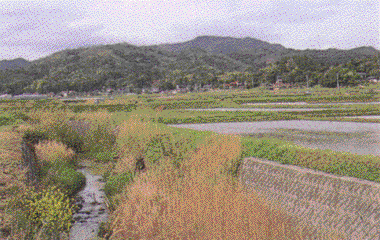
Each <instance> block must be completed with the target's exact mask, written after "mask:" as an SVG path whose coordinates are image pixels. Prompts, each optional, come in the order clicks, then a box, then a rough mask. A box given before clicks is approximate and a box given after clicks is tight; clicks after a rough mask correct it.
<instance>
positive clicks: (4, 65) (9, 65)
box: [0, 58, 30, 70]
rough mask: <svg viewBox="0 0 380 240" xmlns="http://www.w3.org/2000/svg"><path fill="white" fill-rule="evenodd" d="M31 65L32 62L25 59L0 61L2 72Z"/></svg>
mask: <svg viewBox="0 0 380 240" xmlns="http://www.w3.org/2000/svg"><path fill="white" fill-rule="evenodd" d="M29 64H30V62H29V61H27V60H25V59H23V58H16V59H14V60H2V61H0V70H5V69H15V68H23V67H26V66H28V65H29Z"/></svg>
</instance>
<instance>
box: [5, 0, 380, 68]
mask: <svg viewBox="0 0 380 240" xmlns="http://www.w3.org/2000/svg"><path fill="white" fill-rule="evenodd" d="M379 26H380V1H379V0H112V1H111V0H103V1H101V0H76V1H72V0H0V60H10V59H15V58H24V59H26V60H29V61H32V60H35V59H38V58H41V57H45V56H47V55H50V54H52V53H54V52H58V51H61V50H64V49H67V48H78V47H87V46H92V45H103V44H114V43H121V42H127V43H130V44H134V45H154V44H161V43H176V42H184V41H189V40H191V39H193V38H195V37H197V36H203V35H212V36H229V37H238V38H244V37H252V38H256V39H260V40H263V41H267V42H271V43H278V44H281V45H283V46H284V47H287V48H293V49H328V48H338V49H352V48H356V47H361V46H372V47H375V48H376V49H380V30H379Z"/></svg>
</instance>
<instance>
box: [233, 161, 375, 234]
mask: <svg viewBox="0 0 380 240" xmlns="http://www.w3.org/2000/svg"><path fill="white" fill-rule="evenodd" d="M240 180H241V181H242V183H243V184H244V185H245V186H246V187H247V189H252V190H254V191H255V192H256V193H258V194H260V195H262V196H263V197H265V198H266V199H267V200H268V202H270V203H271V204H274V205H275V206H278V207H281V208H283V209H285V210H286V211H288V212H289V213H290V214H291V215H293V216H294V217H296V218H298V219H300V220H302V221H304V222H307V223H308V224H310V226H314V227H316V229H320V230H324V231H326V232H337V233H338V232H339V233H343V235H344V236H346V237H345V239H378V238H379V236H380V221H379V220H380V204H379V203H380V184H378V183H374V182H370V181H365V180H360V179H356V178H351V177H339V176H335V175H332V174H327V173H323V172H320V171H314V170H311V169H305V168H301V167H296V166H290V165H284V164H280V163H276V162H272V161H266V160H259V159H256V158H246V159H244V162H243V164H242V166H241V174H240Z"/></svg>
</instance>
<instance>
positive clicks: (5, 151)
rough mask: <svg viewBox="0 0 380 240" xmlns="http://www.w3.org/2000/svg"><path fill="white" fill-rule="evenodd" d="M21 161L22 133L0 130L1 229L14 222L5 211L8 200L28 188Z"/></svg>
mask: <svg viewBox="0 0 380 240" xmlns="http://www.w3.org/2000/svg"><path fill="white" fill-rule="evenodd" d="M21 163H22V154H21V134H19V133H17V132H11V131H2V132H0V230H1V229H3V228H8V227H10V224H11V222H12V216H11V215H9V214H7V213H5V207H6V204H7V202H8V201H9V200H10V198H11V197H12V196H15V195H17V193H18V192H20V191H23V190H25V189H26V188H27V187H26V185H25V183H24V181H25V180H26V176H25V173H26V170H23V169H21V168H20V164H21ZM0 234H1V232H0ZM0 236H1V235H0Z"/></svg>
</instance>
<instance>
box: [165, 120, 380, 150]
mask: <svg viewBox="0 0 380 240" xmlns="http://www.w3.org/2000/svg"><path fill="white" fill-rule="evenodd" d="M170 126H174V127H180V128H190V129H195V130H201V131H214V132H217V133H223V134H240V135H245V136H253V137H259V138H263V137H273V138H277V139H281V140H284V141H292V142H294V143H296V144H300V145H303V146H305V147H310V148H319V149H331V150H335V151H343V152H351V153H356V154H364V155H366V154H367V155H376V156H380V123H359V122H334V121H307V120H290V121H263V122H232V123H207V124H179V125H170Z"/></svg>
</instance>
